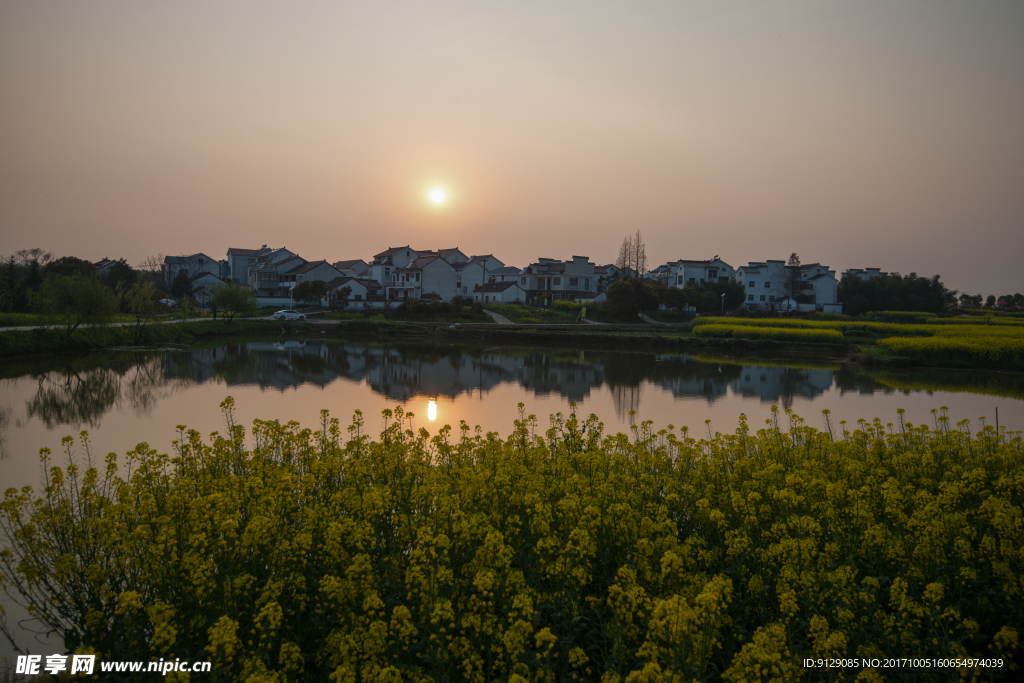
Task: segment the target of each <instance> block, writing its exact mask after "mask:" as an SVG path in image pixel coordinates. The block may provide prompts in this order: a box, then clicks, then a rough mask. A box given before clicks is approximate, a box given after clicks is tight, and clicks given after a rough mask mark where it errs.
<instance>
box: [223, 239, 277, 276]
mask: <svg viewBox="0 0 1024 683" xmlns="http://www.w3.org/2000/svg"><path fill="white" fill-rule="evenodd" d="M272 251H274V249H271V248H269V247H268V246H267V245H265V244H264V245H263V246H261V247H260V248H259V249H243V248H240V247H231V248H229V249H228V254H227V262H228V272H227V277H228V278H230V279H231V280H233V281H235V282H237V283H238V284H240V285H247V284H249V269H250V268H252V267H253V266H254V265H255V264H256V261H257V260H258V259H259V258H260V257H262V256H267V255H268V254H270V253H271V252H272ZM289 253H291V252H289Z"/></svg>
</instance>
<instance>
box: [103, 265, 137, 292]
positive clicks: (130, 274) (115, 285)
mask: <svg viewBox="0 0 1024 683" xmlns="http://www.w3.org/2000/svg"><path fill="white" fill-rule="evenodd" d="M137 278H138V273H136V272H135V271H134V270H133V269H132V267H131V266H129V265H128V262H127V261H125V260H124V259H119V260H117V261H114V263H113V264H112V265H111V266H110V267H108V268H107V270H106V272H104V273H103V274H101V275H100V280H101V281H102V282H103V284H105V285H106V286H107V287H110V289H111V291H114V292H119V291H121V290H122V289H128V288H130V287H131V286H132V285H133V284H134V283H135V280H136V279H137Z"/></svg>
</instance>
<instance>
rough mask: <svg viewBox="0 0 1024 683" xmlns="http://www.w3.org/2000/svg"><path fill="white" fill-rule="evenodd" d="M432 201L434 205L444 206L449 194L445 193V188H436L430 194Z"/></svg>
mask: <svg viewBox="0 0 1024 683" xmlns="http://www.w3.org/2000/svg"><path fill="white" fill-rule="evenodd" d="M428 196H429V197H430V201H432V202H433V203H434V204H444V202H445V200H446V199H448V193H447V192H445V191H444V188H441V187H435V188H434V189H432V190H431V191H430V193H429V194H428Z"/></svg>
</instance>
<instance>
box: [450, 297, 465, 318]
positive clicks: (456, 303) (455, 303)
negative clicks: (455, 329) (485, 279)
mask: <svg viewBox="0 0 1024 683" xmlns="http://www.w3.org/2000/svg"><path fill="white" fill-rule="evenodd" d="M465 305H466V302H465V300H464V299H463V298H462V297H461V296H459V295H455V296H453V297H452V314H453V315H455V316H456V317H459V316H461V315H462V308H463V307H464V306H465Z"/></svg>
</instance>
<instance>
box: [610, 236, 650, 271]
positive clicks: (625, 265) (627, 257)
mask: <svg viewBox="0 0 1024 683" xmlns="http://www.w3.org/2000/svg"><path fill="white" fill-rule="evenodd" d="M615 267H616V268H618V269H619V270H620V271H621V275H620V277H622V278H624V279H628V278H631V277H643V275H644V273H646V272H647V247H646V246H645V245H644V240H643V236H642V235H641V234H640V231H639V230H637V231H636V234H635V235H627V236H626V237H624V238H623V240H622V246H620V247H619V258H618V259H617V260H616V261H615Z"/></svg>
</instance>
